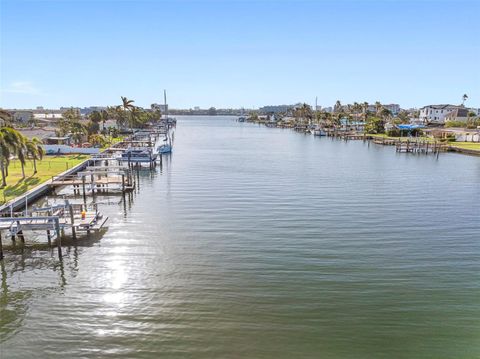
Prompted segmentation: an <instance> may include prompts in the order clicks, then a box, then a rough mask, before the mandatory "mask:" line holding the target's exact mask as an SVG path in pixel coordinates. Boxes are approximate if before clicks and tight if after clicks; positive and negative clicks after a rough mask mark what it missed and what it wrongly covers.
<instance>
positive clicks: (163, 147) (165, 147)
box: [157, 143, 172, 155]
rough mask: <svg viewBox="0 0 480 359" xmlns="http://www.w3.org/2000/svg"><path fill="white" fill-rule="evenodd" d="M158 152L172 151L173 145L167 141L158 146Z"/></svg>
mask: <svg viewBox="0 0 480 359" xmlns="http://www.w3.org/2000/svg"><path fill="white" fill-rule="evenodd" d="M157 152H158V153H159V154H161V155H163V154H166V153H171V152H172V146H171V145H170V144H168V143H165V144H163V145H161V146H158V148H157Z"/></svg>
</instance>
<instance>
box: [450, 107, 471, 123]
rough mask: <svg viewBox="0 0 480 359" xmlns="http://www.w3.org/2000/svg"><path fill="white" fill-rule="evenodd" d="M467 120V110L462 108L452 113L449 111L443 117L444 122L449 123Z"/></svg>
mask: <svg viewBox="0 0 480 359" xmlns="http://www.w3.org/2000/svg"><path fill="white" fill-rule="evenodd" d="M467 120H468V109H467V108H464V107H459V108H456V109H454V110H453V111H450V112H449V113H448V114H447V115H446V116H445V122H449V121H455V122H457V121H462V122H467Z"/></svg>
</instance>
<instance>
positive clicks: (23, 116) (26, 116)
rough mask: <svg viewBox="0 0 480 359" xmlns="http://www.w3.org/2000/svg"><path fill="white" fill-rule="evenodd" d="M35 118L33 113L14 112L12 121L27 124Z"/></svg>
mask: <svg viewBox="0 0 480 359" xmlns="http://www.w3.org/2000/svg"><path fill="white" fill-rule="evenodd" d="M32 118H33V112H32V111H23V110H22V111H14V112H13V114H12V119H13V121H14V122H19V123H27V122H28V121H30V120H31V119H32Z"/></svg>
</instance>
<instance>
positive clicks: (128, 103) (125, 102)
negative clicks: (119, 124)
mask: <svg viewBox="0 0 480 359" xmlns="http://www.w3.org/2000/svg"><path fill="white" fill-rule="evenodd" d="M120 97H121V99H122V105H121V107H122V108H123V110H124V111H130V116H129V117H130V118H129V119H128V120H127V122H128V123H129V125H130V129H131V128H132V126H131V125H132V122H133V119H132V113H131V111H132V110H133V109H134V108H135V105H134V104H133V103H134V102H135V101H133V100H129V99H128V98H126V97H124V96H120Z"/></svg>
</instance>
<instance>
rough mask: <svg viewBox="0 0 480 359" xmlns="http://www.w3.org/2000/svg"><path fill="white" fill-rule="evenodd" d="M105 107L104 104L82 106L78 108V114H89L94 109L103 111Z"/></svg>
mask: <svg viewBox="0 0 480 359" xmlns="http://www.w3.org/2000/svg"><path fill="white" fill-rule="evenodd" d="M106 109H107V108H106V107H104V106H90V107H84V108H81V109H80V114H81V115H89V114H91V113H92V112H94V111H98V112H100V111H103V110H106Z"/></svg>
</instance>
